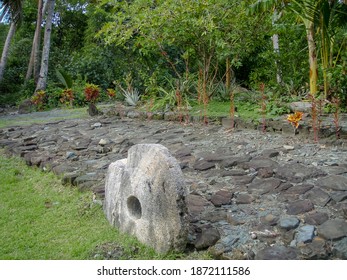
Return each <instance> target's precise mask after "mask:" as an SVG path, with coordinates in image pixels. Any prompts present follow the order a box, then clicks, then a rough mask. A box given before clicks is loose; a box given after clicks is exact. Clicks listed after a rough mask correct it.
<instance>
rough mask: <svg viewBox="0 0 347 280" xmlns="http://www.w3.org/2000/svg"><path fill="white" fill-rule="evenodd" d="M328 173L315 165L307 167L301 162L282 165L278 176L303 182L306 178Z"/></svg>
mask: <svg viewBox="0 0 347 280" xmlns="http://www.w3.org/2000/svg"><path fill="white" fill-rule="evenodd" d="M324 175H326V173H325V172H324V171H322V170H320V169H318V168H315V167H307V166H305V165H303V164H300V163H294V164H286V165H283V166H280V167H279V168H278V169H277V171H276V176H277V177H278V178H280V179H285V180H288V181H290V182H293V183H301V182H303V181H304V180H307V179H311V178H316V177H320V176H324Z"/></svg>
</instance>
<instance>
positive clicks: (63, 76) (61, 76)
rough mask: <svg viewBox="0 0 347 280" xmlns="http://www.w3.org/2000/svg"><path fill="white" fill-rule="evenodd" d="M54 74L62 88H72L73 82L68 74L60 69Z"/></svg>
mask: <svg viewBox="0 0 347 280" xmlns="http://www.w3.org/2000/svg"><path fill="white" fill-rule="evenodd" d="M55 74H56V76H57V78H58V80H59V82H60V83H61V84H62V85H63V86H64V88H72V85H73V80H72V77H71V75H70V74H69V73H67V72H65V71H64V70H61V69H56V70H55Z"/></svg>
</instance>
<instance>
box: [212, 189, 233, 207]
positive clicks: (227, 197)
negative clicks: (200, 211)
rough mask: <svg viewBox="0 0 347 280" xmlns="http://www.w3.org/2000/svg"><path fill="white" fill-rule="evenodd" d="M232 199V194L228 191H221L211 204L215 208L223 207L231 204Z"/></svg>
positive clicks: (215, 195)
mask: <svg viewBox="0 0 347 280" xmlns="http://www.w3.org/2000/svg"><path fill="white" fill-rule="evenodd" d="M232 197H233V193H232V192H230V191H228V190H220V191H218V192H216V193H215V194H214V195H213V196H212V197H211V202H212V203H213V205H214V206H216V207H220V206H222V205H226V204H230V203H231V198H232Z"/></svg>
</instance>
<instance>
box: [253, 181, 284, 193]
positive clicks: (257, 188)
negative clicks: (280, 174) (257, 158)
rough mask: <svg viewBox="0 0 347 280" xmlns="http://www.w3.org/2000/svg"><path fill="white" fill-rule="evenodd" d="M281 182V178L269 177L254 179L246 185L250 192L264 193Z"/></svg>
mask: <svg viewBox="0 0 347 280" xmlns="http://www.w3.org/2000/svg"><path fill="white" fill-rule="evenodd" d="M280 184H281V180H279V179H276V178H269V179H258V178H256V179H254V180H253V182H252V183H251V184H250V185H249V186H248V190H249V191H250V192H252V193H258V194H266V193H268V192H270V191H273V190H274V189H276V188H277V187H278V186H279V185H280Z"/></svg>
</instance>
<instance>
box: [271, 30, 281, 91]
mask: <svg viewBox="0 0 347 280" xmlns="http://www.w3.org/2000/svg"><path fill="white" fill-rule="evenodd" d="M272 46H273V49H274V53H275V55H276V60H275V65H276V81H277V84H279V85H281V84H282V83H283V80H282V70H281V66H280V62H279V60H278V57H279V55H280V45H279V35H278V34H274V35H272Z"/></svg>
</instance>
